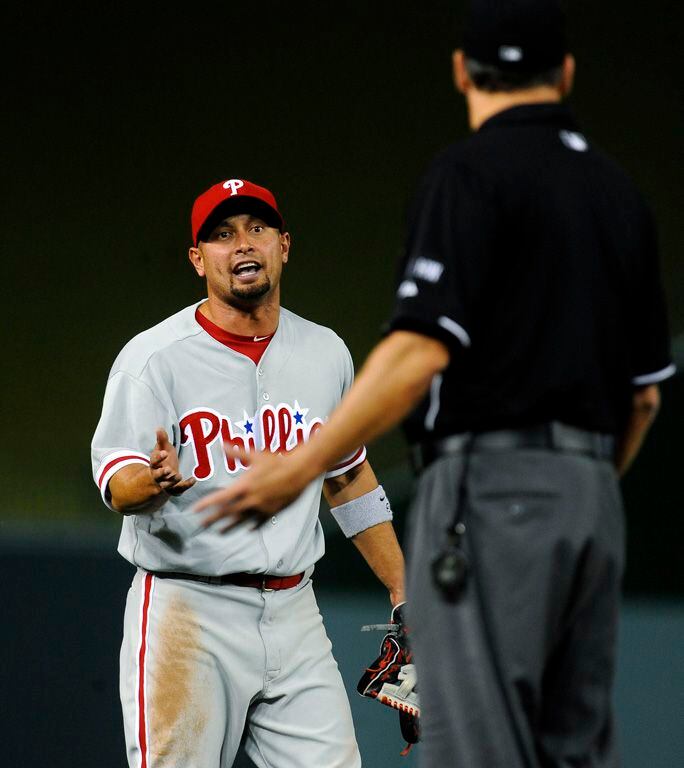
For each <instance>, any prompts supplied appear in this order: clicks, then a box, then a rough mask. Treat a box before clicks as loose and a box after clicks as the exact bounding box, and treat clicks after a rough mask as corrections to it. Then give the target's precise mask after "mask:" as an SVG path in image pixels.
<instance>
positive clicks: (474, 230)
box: [390, 103, 674, 442]
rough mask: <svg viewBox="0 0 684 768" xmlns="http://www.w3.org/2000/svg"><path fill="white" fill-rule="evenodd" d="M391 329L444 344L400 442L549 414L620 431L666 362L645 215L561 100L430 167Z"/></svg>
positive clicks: (518, 110)
mask: <svg viewBox="0 0 684 768" xmlns="http://www.w3.org/2000/svg"><path fill="white" fill-rule="evenodd" d="M390 329H391V330H400V329H403V330H411V331H417V332H419V333H422V334H425V335H427V336H431V337H435V338H437V339H440V340H441V341H443V342H444V343H446V344H447V345H448V347H449V349H450V352H451V361H450V364H449V366H448V368H447V369H446V370H445V371H444V372H443V374H441V375H440V376H437V377H435V379H434V381H433V383H432V387H431V389H430V393H429V396H428V397H427V398H426V400H425V402H424V403H423V404H422V405H421V406H420V407H419V408H418V409H417V410H416V411H415V412H414V413H413V414H412V415H411V416H410V417H409V419H408V421H407V423H406V425H405V427H406V431H407V433H408V437H409V440H410V441H412V442H416V441H420V440H425V439H430V438H438V437H443V436H445V435H449V434H453V433H457V432H466V431H484V430H492V429H506V428H519V427H525V426H532V425H536V424H541V423H544V422H548V421H553V420H555V421H562V422H564V423H566V424H571V425H574V426H577V427H580V428H584V429H588V430H592V431H599V432H604V433H610V434H619V433H620V432H621V431H622V429H623V428H624V426H625V420H626V417H627V415H628V413H629V408H630V405H631V400H632V394H633V390H634V387H635V386H637V387H638V386H643V385H647V384H651V383H656V382H658V381H661V380H663V379H665V378H667V377H668V376H670V375H671V374H672V373H673V372H674V366H672V364H671V358H670V350H669V336H668V328H667V313H666V307H665V302H664V298H663V291H662V286H661V280H660V272H659V264H658V248H657V241H656V233H655V227H654V222H653V217H652V215H651V213H650V211H649V210H648V208H647V207H646V205H645V204H644V201H643V199H642V197H641V195H640V194H639V192H638V190H637V189H636V188H635V186H634V184H633V183H632V182H631V181H630V179H629V178H628V177H627V176H626V175H625V173H624V172H623V171H621V170H620V169H619V168H618V167H617V166H616V165H615V164H614V163H613V162H612V161H611V160H610V159H609V158H607V157H606V156H605V155H603V154H602V153H600V152H599V151H597V150H596V149H594V148H593V147H591V145H590V144H589V143H588V141H587V139H586V138H585V137H584V135H583V134H581V133H580V132H579V131H578V128H577V126H576V125H575V123H574V120H573V118H572V116H571V114H570V112H569V111H568V109H567V108H566V107H565V106H563V105H561V104H553V103H548V104H535V105H527V106H521V107H514V108H512V109H508V110H506V111H504V112H500V113H499V114H497V115H495V116H494V117H492V118H490V119H489V120H487V121H486V122H485V123H483V125H482V126H481V127H480V129H479V130H478V131H477V133H475V134H473V135H472V136H471V137H469V138H468V139H466V140H465V141H461V142H459V143H457V144H454V145H452V146H451V147H449V148H448V149H447V150H446V151H444V152H443V153H442V154H440V155H439V156H438V157H437V158H436V159H435V160H434V161H433V163H432V165H431V166H430V167H429V168H428V170H427V172H426V174H425V176H424V177H423V179H422V182H421V184H420V185H419V188H418V191H417V194H416V195H415V199H414V201H413V203H412V205H411V207H410V209H409V219H408V237H407V247H406V253H405V256H404V259H403V261H402V264H401V268H400V274H399V280H398V289H397V301H396V306H395V310H394V314H393V317H392V320H391V322H390Z"/></svg>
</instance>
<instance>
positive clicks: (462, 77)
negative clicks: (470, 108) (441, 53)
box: [451, 48, 473, 94]
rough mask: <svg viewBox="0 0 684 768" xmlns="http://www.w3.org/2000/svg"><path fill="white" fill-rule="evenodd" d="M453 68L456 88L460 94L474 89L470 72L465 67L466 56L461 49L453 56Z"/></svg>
mask: <svg viewBox="0 0 684 768" xmlns="http://www.w3.org/2000/svg"><path fill="white" fill-rule="evenodd" d="M451 62H452V67H453V76H454V86H455V87H456V90H457V91H458V92H459V93H463V94H465V93H467V92H468V91H469V90H470V89H471V88H472V87H473V81H472V80H471V79H470V77H468V70H467V69H466V65H465V54H464V53H463V51H462V50H461V49H460V48H457V49H456V50H455V51H454V52H453V53H452V54H451Z"/></svg>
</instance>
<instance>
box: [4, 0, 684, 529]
mask: <svg viewBox="0 0 684 768" xmlns="http://www.w3.org/2000/svg"><path fill="white" fill-rule="evenodd" d="M458 6H459V4H458V3H454V2H445V1H444V0H424V2H422V3H420V4H416V3H408V2H405V1H404V0H401V1H400V2H392V3H390V2H374V3H362V2H338V3H335V4H334V5H333V4H327V3H308V2H290V3H285V2H255V3H252V4H249V5H248V4H238V3H223V4H221V5H216V6H210V5H206V4H201V3H200V4H193V5H192V6H187V7H186V8H184V9H183V11H172V10H170V6H168V5H165V4H162V3H156V4H149V5H146V6H145V7H139V8H136V9H135V10H124V9H122V8H121V7H119V5H118V4H115V3H112V2H102V3H99V4H82V5H79V4H75V3H69V4H66V5H64V4H57V3H46V4H44V5H42V6H41V5H38V6H37V5H35V4H32V5H25V6H22V7H18V6H16V7H13V8H12V9H11V10H9V11H5V16H6V17H7V18H6V32H7V35H6V37H7V40H6V44H5V45H4V51H3V54H2V56H3V58H4V66H3V71H4V72H5V74H6V78H5V80H6V82H5V86H4V92H3V96H2V98H3V103H4V106H5V118H4V120H3V122H2V132H3V142H2V146H3V148H4V150H5V151H4V153H3V154H4V158H3V162H2V171H3V174H4V177H5V178H4V183H3V185H2V186H3V190H4V195H3V197H4V200H3V209H4V210H3V214H4V215H3V216H2V224H1V225H0V226H1V231H2V243H3V261H4V268H3V271H4V275H5V277H4V279H3V280H2V286H1V289H0V290H2V306H3V314H4V322H3V323H2V330H1V331H0V333H1V334H2V338H1V339H0V342H1V344H2V349H3V362H4V364H3V369H4V370H3V376H2V377H0V386H1V387H2V393H1V397H2V400H1V402H2V404H3V416H4V418H3V426H4V440H3V441H2V443H1V446H0V451H1V455H0V466H1V467H2V473H3V479H4V482H3V484H2V491H3V498H2V505H1V506H2V512H1V513H0V526H5V527H7V526H8V525H10V523H11V522H12V521H22V520H23V521H25V520H35V519H38V520H41V519H44V520H55V519H67V520H73V521H74V524H76V525H82V524H84V523H85V522H86V521H92V520H101V521H102V522H103V523H104V522H105V521H106V522H107V523H109V524H110V525H116V524H117V521H116V518H115V517H113V516H111V515H110V514H109V513H107V511H106V510H105V509H104V508H103V507H102V506H101V504H100V502H99V499H98V494H97V491H96V489H95V487H94V485H93V484H92V481H91V479H90V466H89V460H88V456H89V442H90V437H91V435H92V432H93V429H94V427H95V424H96V422H97V419H98V416H99V410H100V405H101V398H102V393H103V390H104V384H105V380H106V377H107V372H108V369H109V367H110V365H111V363H112V361H113V359H114V357H115V355H116V353H117V352H118V350H119V349H120V347H121V346H122V345H123V343H125V341H127V340H128V339H129V338H130V337H131V336H132V335H134V334H135V333H137V332H138V331H140V330H143V329H144V328H146V327H149V326H150V325H152V324H154V323H156V322H157V321H158V320H160V319H161V318H163V317H165V316H167V315H169V314H171V313H172V312H174V311H175V310H177V309H178V308H180V307H182V306H185V305H187V304H189V303H191V302H192V301H194V300H196V299H197V298H199V297H200V296H201V295H202V286H201V284H200V283H199V281H198V279H197V278H196V277H195V276H194V273H193V272H192V271H191V268H190V266H189V265H188V263H187V260H186V253H187V248H188V245H189V239H190V232H189V213H190V207H191V204H192V201H193V199H194V197H195V196H196V195H197V194H198V193H199V192H201V191H202V190H203V189H205V188H206V187H207V186H208V185H209V184H211V183H214V182H216V181H218V180H220V179H223V178H227V177H240V176H244V177H246V178H250V179H253V180H254V181H257V182H259V183H262V184H265V185H267V186H269V187H271V188H272V189H273V190H274V191H275V192H276V194H277V196H278V198H279V202H280V205H281V208H282V210H283V212H284V214H285V217H286V219H287V222H288V224H289V228H290V230H291V233H292V236H293V241H294V250H293V255H292V260H291V263H290V264H289V265H288V268H287V272H286V275H285V283H284V297H283V302H284V304H285V305H286V306H288V307H290V308H291V309H293V310H295V311H297V312H299V313H301V314H304V315H306V316H307V317H309V318H311V319H313V320H315V321H317V322H320V323H323V324H326V325H330V326H332V327H333V328H334V329H335V330H337V331H338V332H339V333H340V334H341V335H342V336H343V337H344V338H345V339H346V340H347V342H348V344H349V347H350V349H351V350H352V354H353V356H354V358H355V361H356V363H357V366H358V365H360V364H361V363H362V361H363V359H364V357H365V355H366V353H367V352H368V350H369V349H370V348H371V346H372V345H373V344H374V343H375V341H376V340H377V338H378V333H379V329H380V327H381V325H382V322H383V320H384V318H385V317H386V316H387V314H388V311H389V308H390V305H391V295H392V277H393V262H394V258H395V256H396V255H397V253H398V251H399V249H400V247H401V241H402V219H403V211H404V207H405V204H406V201H407V198H408V195H409V193H410V190H411V188H412V186H413V184H414V183H415V181H416V179H417V177H418V175H419V173H420V171H421V168H422V167H423V166H424V164H425V163H426V162H427V161H428V159H429V158H430V157H431V156H432V155H433V154H434V153H435V152H436V151H438V150H439V149H440V148H441V147H443V146H445V145H446V144H448V143H449V142H451V141H452V140H454V139H457V138H459V137H461V136H464V135H465V134H466V133H467V125H466V119H465V109H464V105H463V103H462V102H461V100H460V98H459V97H457V96H456V94H455V93H454V92H453V88H452V85H451V75H450V52H451V50H452V48H453V47H454V46H455V44H456V42H457V41H458V25H457V23H456V21H454V17H455V15H456V14H455V13H454V11H455V10H456V11H458ZM570 8H571V39H572V42H573V49H574V51H575V53H576V56H577V59H578V78H577V84H576V91H575V93H574V94H573V96H572V98H571V103H572V106H573V108H574V109H575V112H576V114H577V116H578V118H579V120H580V122H581V124H582V125H583V127H584V129H585V131H586V132H587V133H588V134H589V135H590V136H591V137H592V138H593V140H594V141H595V142H596V143H597V144H599V145H601V146H603V147H604V148H606V149H608V150H609V151H610V152H611V153H612V154H613V155H614V156H615V157H616V158H617V159H618V161H619V162H621V163H622V165H623V166H625V167H626V168H627V169H628V171H629V172H630V173H631V174H632V176H633V177H634V178H635V179H636V181H637V183H638V184H639V185H640V187H641V188H642V189H643V191H644V193H645V195H646V197H647V198H648V199H649V200H650V202H651V204H652V206H653V208H654V209H655V212H656V217H657V219H658V222H659V226H660V232H661V239H662V258H663V269H664V273H665V279H666V289H667V293H668V299H669V306H670V313H671V321H672V329H673V333H674V334H677V333H679V332H681V331H682V330H684V282H683V280H682V265H681V260H680V258H679V256H680V253H681V251H682V244H683V242H682V241H683V239H684V234H683V231H682V227H681V225H680V221H679V213H680V208H681V201H682V197H683V196H682V191H683V188H682V174H681V169H682V166H681V160H682V156H681V146H682V127H683V125H684V121H683V119H682V118H683V113H684V107H683V104H684V100H683V99H682V86H681V82H682V81H681V66H680V63H679V57H680V53H681V49H682V36H681V32H680V30H681V29H682V27H683V26H684V24H683V22H684V14H683V13H682V7H681V3H677V2H674V0H671V1H668V0H653V1H652V2H651V3H649V4H645V3H643V2H636V0H634V1H631V2H622V3H620V4H614V3H596V2H590V1H589V0H581V1H576V2H572V3H571V4H570ZM635 311H638V308H635ZM663 418H665V419H666V418H667V415H665V416H664V417H663ZM671 448H672V449H670V448H668V450H663V451H662V455H663V456H666V457H669V459H666V460H669V461H670V462H671V464H672V472H675V469H674V466H675V464H674V461H675V459H676V455H675V453H676V452H675V450H674V446H672V447H671ZM403 456H404V449H403V443H402V441H401V439H400V438H399V436H398V435H397V434H394V435H392V436H390V437H387V438H385V439H383V440H381V441H380V442H379V443H378V444H377V445H376V446H375V447H374V448H373V449H372V451H371V458H372V459H373V460H374V463H375V464H376V466H378V467H379V468H380V470H381V471H383V470H387V471H389V468H391V467H393V466H395V465H396V464H397V463H399V462H401V461H402V460H403ZM658 471H659V472H660V473H661V474H662V473H666V472H668V471H669V469H668V466H666V465H665V466H663V465H662V464H661V465H660V466H659V468H658ZM643 482H644V484H645V485H648V487H649V488H650V489H651V490H650V492H651V493H652V494H655V495H654V496H652V497H651V498H652V500H653V501H654V502H656V504H657V502H658V497H657V483H653V482H652V479H651V478H649V477H646V478H645V479H644V481H643ZM673 514H674V512H673ZM0 530H1V527H0Z"/></svg>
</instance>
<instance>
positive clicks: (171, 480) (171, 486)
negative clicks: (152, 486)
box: [150, 428, 195, 496]
mask: <svg viewBox="0 0 684 768" xmlns="http://www.w3.org/2000/svg"><path fill="white" fill-rule="evenodd" d="M150 471H151V472H152V478H153V479H154V481H155V482H156V483H157V485H159V487H160V488H161V489H162V490H164V491H165V492H166V493H168V494H169V495H171V496H180V495H181V493H185V491H187V490H188V488H192V486H193V485H194V484H195V478H194V477H191V478H189V479H188V480H184V479H183V475H181V473H180V471H179V468H178V452H177V451H176V449H175V447H174V446H173V444H172V443H171V441H170V440H169V436H168V434H167V433H166V430H165V429H162V428H159V429H158V430H157V443H156V445H155V446H154V449H153V450H152V453H151V454H150Z"/></svg>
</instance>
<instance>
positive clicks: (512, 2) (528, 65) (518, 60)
mask: <svg viewBox="0 0 684 768" xmlns="http://www.w3.org/2000/svg"><path fill="white" fill-rule="evenodd" d="M463 51H464V53H465V55H466V56H467V57H469V58H471V59H475V60H476V61H479V62H481V63H482V64H490V65H493V66H496V67H497V68H498V69H501V70H504V71H508V72H523V73H527V72H529V73H531V74H535V73H537V72H544V71H545V70H547V69H552V68H553V67H557V66H560V64H562V62H563V59H564V57H565V54H566V53H567V41H566V36H565V13H564V11H563V9H562V7H561V3H560V2H559V0H470V8H469V13H468V14H467V17H466V23H465V30H464V34H463Z"/></svg>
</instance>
